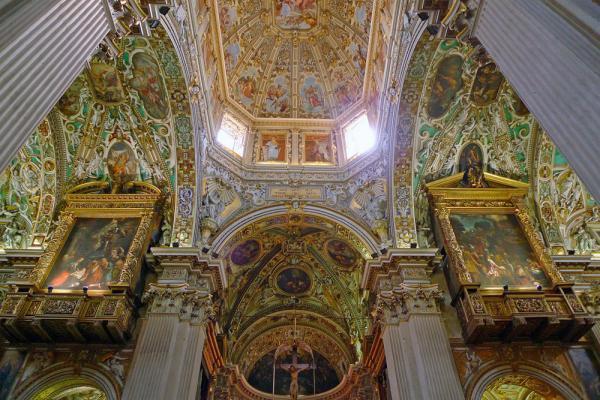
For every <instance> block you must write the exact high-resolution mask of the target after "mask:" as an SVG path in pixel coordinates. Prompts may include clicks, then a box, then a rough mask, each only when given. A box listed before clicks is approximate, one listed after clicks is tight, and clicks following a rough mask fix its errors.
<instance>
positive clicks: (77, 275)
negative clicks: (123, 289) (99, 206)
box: [44, 218, 140, 290]
mask: <svg viewBox="0 0 600 400" xmlns="http://www.w3.org/2000/svg"><path fill="white" fill-rule="evenodd" d="M139 223H140V219H139V218H114V219H113V218H79V219H77V221H76V223H75V226H74V227H73V229H72V230H71V232H70V234H69V236H68V238H67V240H66V242H65V245H64V246H63V248H62V250H61V252H60V254H59V256H58V258H57V260H56V262H55V263H54V266H53V267H52V270H51V271H50V274H49V275H48V277H47V278H46V283H45V284H44V286H52V287H53V288H54V289H68V290H75V289H82V288H83V287H84V286H87V287H88V288H89V289H90V290H105V289H108V284H109V283H110V282H116V281H118V280H119V276H120V273H121V271H122V269H123V268H124V266H125V261H126V260H125V259H126V257H127V254H128V252H129V248H130V247H131V243H132V241H133V238H134V237H135V233H136V231H137V228H138V225H139Z"/></svg>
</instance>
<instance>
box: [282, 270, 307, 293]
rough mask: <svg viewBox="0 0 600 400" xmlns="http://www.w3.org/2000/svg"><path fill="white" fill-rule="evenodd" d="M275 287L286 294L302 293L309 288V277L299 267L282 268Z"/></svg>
mask: <svg viewBox="0 0 600 400" xmlns="http://www.w3.org/2000/svg"><path fill="white" fill-rule="evenodd" d="M277 287H278V288H279V289H281V290H283V291H284V292H285V293H287V294H291V295H299V294H303V293H306V292H307V291H308V289H310V277H309V276H308V274H307V273H306V272H305V271H303V270H301V269H300V268H288V269H284V270H283V271H281V272H280V273H279V275H278V276H277Z"/></svg>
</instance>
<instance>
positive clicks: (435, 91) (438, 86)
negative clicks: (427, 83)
mask: <svg viewBox="0 0 600 400" xmlns="http://www.w3.org/2000/svg"><path fill="white" fill-rule="evenodd" d="M462 72H463V59H462V57H460V56H458V55H453V56H449V57H446V58H444V59H443V60H442V61H440V63H439V64H438V68H437V72H436V74H435V79H434V80H433V84H432V85H431V97H430V98H429V103H428V105H427V113H428V114H429V116H431V117H433V118H439V117H441V116H442V115H444V114H446V112H447V111H448V109H449V108H450V104H452V101H453V100H454V97H455V96H456V94H457V93H458V92H459V91H460V89H462V86H463V81H462Z"/></svg>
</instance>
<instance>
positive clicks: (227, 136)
mask: <svg viewBox="0 0 600 400" xmlns="http://www.w3.org/2000/svg"><path fill="white" fill-rule="evenodd" d="M245 141H246V127H245V126H244V125H243V124H241V123H240V122H239V121H236V120H235V119H233V118H232V117H231V116H229V115H225V116H224V117H223V122H222V123H221V129H219V132H218V133H217V142H219V143H220V144H221V145H222V146H223V147H225V148H226V149H228V150H231V151H232V152H234V153H235V154H237V155H238V156H240V157H242V156H243V155H244V143H245Z"/></svg>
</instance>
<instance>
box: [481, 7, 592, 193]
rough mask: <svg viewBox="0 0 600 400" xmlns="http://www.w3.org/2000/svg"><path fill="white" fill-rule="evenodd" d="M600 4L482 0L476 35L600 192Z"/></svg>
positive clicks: (571, 161) (589, 184) (586, 180)
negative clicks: (599, 135) (599, 131)
mask: <svg viewBox="0 0 600 400" xmlns="http://www.w3.org/2000/svg"><path fill="white" fill-rule="evenodd" d="M598 18H600V5H598V4H594V2H592V1H568V0H526V1H524V0H485V1H484V0H481V4H480V7H479V10H478V13H477V15H476V16H475V18H474V26H473V29H472V36H475V37H476V38H477V39H478V40H479V41H480V42H481V44H482V45H483V46H484V47H485V49H486V50H487V51H488V53H489V54H490V55H491V56H492V58H493V59H494V61H495V62H496V64H497V65H498V68H499V69H500V70H501V71H502V73H503V74H504V76H505V77H506V78H507V79H508V81H510V83H511V85H512V86H513V87H514V88H515V90H516V91H517V93H518V94H519V96H520V97H521V99H522V100H523V102H524V103H525V104H526V105H527V107H528V108H529V110H530V111H531V112H532V113H533V115H534V116H535V117H536V119H537V120H538V121H539V122H540V124H541V125H542V127H543V128H544V129H545V130H546V131H547V132H548V134H549V135H550V137H551V138H552V140H553V141H554V143H556V145H557V146H558V148H559V149H560V150H561V152H562V153H563V154H564V155H565V156H566V157H567V159H568V160H569V164H570V165H571V166H572V167H573V169H574V170H575V171H576V172H577V175H578V176H579V177H580V178H581V180H582V181H583V183H584V184H585V185H586V186H587V188H588V189H589V191H590V192H591V193H592V195H593V196H594V197H595V198H596V199H600V176H599V175H598V174H597V171H598V169H600V158H599V157H598V154H600V140H598V127H599V126H600V69H599V68H598V65H600V41H599V39H598V38H599V37H600V25H599V24H598Z"/></svg>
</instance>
